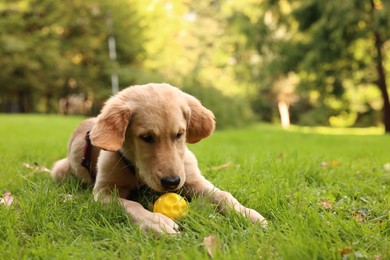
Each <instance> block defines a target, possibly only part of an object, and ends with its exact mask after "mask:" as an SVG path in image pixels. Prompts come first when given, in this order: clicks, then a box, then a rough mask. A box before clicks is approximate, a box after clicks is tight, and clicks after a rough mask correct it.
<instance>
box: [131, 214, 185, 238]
mask: <svg viewBox="0 0 390 260" xmlns="http://www.w3.org/2000/svg"><path fill="white" fill-rule="evenodd" d="M149 213H150V214H147V216H145V218H143V219H139V220H138V221H137V222H138V224H139V225H140V226H141V229H142V230H143V231H152V232H155V233H157V234H158V235H162V234H171V235H175V234H179V233H180V231H179V226H178V225H177V224H176V223H175V221H173V220H172V219H170V218H168V217H166V216H164V215H162V214H160V213H152V212H149Z"/></svg>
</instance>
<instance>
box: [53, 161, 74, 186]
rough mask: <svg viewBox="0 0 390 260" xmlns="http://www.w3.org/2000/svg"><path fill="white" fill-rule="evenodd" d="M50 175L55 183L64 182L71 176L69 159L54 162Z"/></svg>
mask: <svg viewBox="0 0 390 260" xmlns="http://www.w3.org/2000/svg"><path fill="white" fill-rule="evenodd" d="M50 174H51V177H52V178H53V179H54V180H55V181H57V182H62V181H64V180H65V179H66V178H67V177H68V176H70V175H71V170H70V162H69V159H68V158H64V159H61V160H59V161H57V162H55V163H54V166H53V169H52V170H51V173H50Z"/></svg>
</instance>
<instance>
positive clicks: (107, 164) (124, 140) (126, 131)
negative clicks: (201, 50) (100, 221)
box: [52, 84, 267, 234]
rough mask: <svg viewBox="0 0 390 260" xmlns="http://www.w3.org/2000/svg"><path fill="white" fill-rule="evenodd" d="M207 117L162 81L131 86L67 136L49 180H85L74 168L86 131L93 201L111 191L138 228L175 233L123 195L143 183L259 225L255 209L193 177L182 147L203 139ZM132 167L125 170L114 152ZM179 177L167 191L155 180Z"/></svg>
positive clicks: (196, 173)
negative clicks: (201, 199)
mask: <svg viewBox="0 0 390 260" xmlns="http://www.w3.org/2000/svg"><path fill="white" fill-rule="evenodd" d="M214 128H215V122H214V115H213V113H212V112H211V111H209V110H208V109H206V108H205V107H203V106H202V105H201V103H200V102H199V101H198V100H197V99H195V98H194V97H192V96H190V95H188V94H186V93H184V92H182V91H181V90H179V89H178V88H175V87H172V86H170V85H168V84H147V85H139V86H132V87H129V88H126V89H124V90H122V91H121V92H119V93H118V94H117V95H115V96H113V97H111V98H110V99H109V100H108V101H107V102H106V104H105V105H104V107H103V109H102V111H101V113H100V115H99V116H98V117H97V118H92V119H88V120H86V121H84V122H82V123H81V124H80V125H79V126H78V127H77V128H76V129H75V131H74V133H73V135H72V137H71V139H70V142H69V147H68V157H67V158H65V159H62V160H59V161H57V162H56V163H55V164H54V167H53V169H52V176H53V178H54V179H55V180H56V181H61V180H63V179H65V178H66V177H67V176H69V175H70V174H71V173H73V174H74V175H75V176H76V177H78V178H79V179H80V180H81V181H83V182H86V183H92V179H91V177H90V175H89V173H88V171H87V169H86V168H84V167H83V166H81V164H80V162H81V158H82V156H83V149H84V144H85V140H84V138H85V134H86V132H87V131H89V130H91V133H90V138H91V141H92V144H93V146H94V147H93V150H92V162H91V170H92V171H93V173H95V174H96V182H95V183H94V189H93V193H94V197H95V200H102V201H110V200H111V198H112V192H113V191H114V190H117V191H118V192H119V197H120V198H119V200H120V203H121V204H122V205H123V207H124V209H125V210H126V212H127V213H128V214H129V217H130V218H131V219H132V220H133V221H134V222H135V223H137V224H138V225H140V226H141V228H142V229H143V230H152V231H154V232H156V233H159V234H161V233H170V234H176V233H178V232H179V228H178V226H177V224H176V223H175V222H174V221H173V220H171V219H170V218H168V217H165V216H164V215H161V214H159V213H152V212H150V211H148V210H146V209H144V208H143V207H142V205H141V204H139V203H138V202H136V201H131V200H128V199H126V198H127V197H128V195H129V194H130V193H131V192H132V191H134V190H136V189H137V188H139V186H140V185H142V184H146V185H147V186H149V187H150V188H152V189H153V190H156V191H158V192H165V191H173V190H179V189H180V190H182V192H183V193H184V194H185V195H186V196H188V197H191V196H194V195H205V196H210V197H211V198H212V200H213V202H214V203H216V204H217V205H218V206H219V207H220V208H221V210H222V211H224V212H229V211H230V210H236V211H237V212H239V213H241V214H242V215H244V216H245V217H248V218H250V220H251V221H252V222H253V223H258V224H261V225H262V226H266V225H267V222H266V220H265V219H264V218H263V217H262V216H261V215H260V214H259V213H258V212H256V211H255V210H253V209H249V208H246V207H244V206H242V205H241V204H240V203H239V202H238V201H237V200H236V199H235V198H234V197H233V196H232V195H231V194H230V193H228V192H225V191H221V190H219V189H218V188H216V187H215V186H214V185H212V184H211V183H210V182H209V181H207V180H206V179H205V178H204V177H203V176H202V174H201V172H200V170H199V168H198V163H197V160H196V158H195V156H194V154H193V153H192V152H190V151H189V150H188V149H187V147H186V143H196V142H198V141H200V140H201V139H203V138H206V137H207V136H209V135H211V134H212V132H213V131H214ZM118 150H121V151H122V153H123V154H124V155H125V156H126V157H127V158H128V159H130V160H131V161H132V162H133V163H134V164H135V166H136V173H131V172H130V170H129V169H128V168H127V167H126V165H125V163H124V162H123V160H121V159H120V157H119V155H118V153H117V151H118ZM172 176H174V177H176V178H180V181H178V183H177V184H175V185H174V187H166V186H164V185H163V184H162V179H164V178H171V177H172Z"/></svg>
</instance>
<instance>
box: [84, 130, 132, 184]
mask: <svg viewBox="0 0 390 260" xmlns="http://www.w3.org/2000/svg"><path fill="white" fill-rule="evenodd" d="M89 132H90V131H88V132H87V133H86V134H85V144H84V153H83V158H82V159H81V165H82V166H84V167H85V168H86V169H87V170H88V172H89V176H90V177H91V179H92V181H93V182H95V180H96V173H95V172H94V171H93V170H92V165H91V164H92V160H91V154H92V148H93V145H92V143H91V139H90V137H89ZM117 154H118V155H119V157H120V158H121V160H122V162H123V163H124V164H125V165H126V167H127V169H128V170H129V171H130V172H131V174H132V175H136V168H135V165H134V163H133V162H132V161H130V160H129V159H128V158H127V157H126V156H125V155H124V154H123V152H122V151H121V150H119V151H118V152H117Z"/></svg>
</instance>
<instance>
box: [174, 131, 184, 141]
mask: <svg viewBox="0 0 390 260" xmlns="http://www.w3.org/2000/svg"><path fill="white" fill-rule="evenodd" d="M182 136H183V132H179V133H177V134H176V136H175V139H176V140H179V139H180V138H181V137H182Z"/></svg>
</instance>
